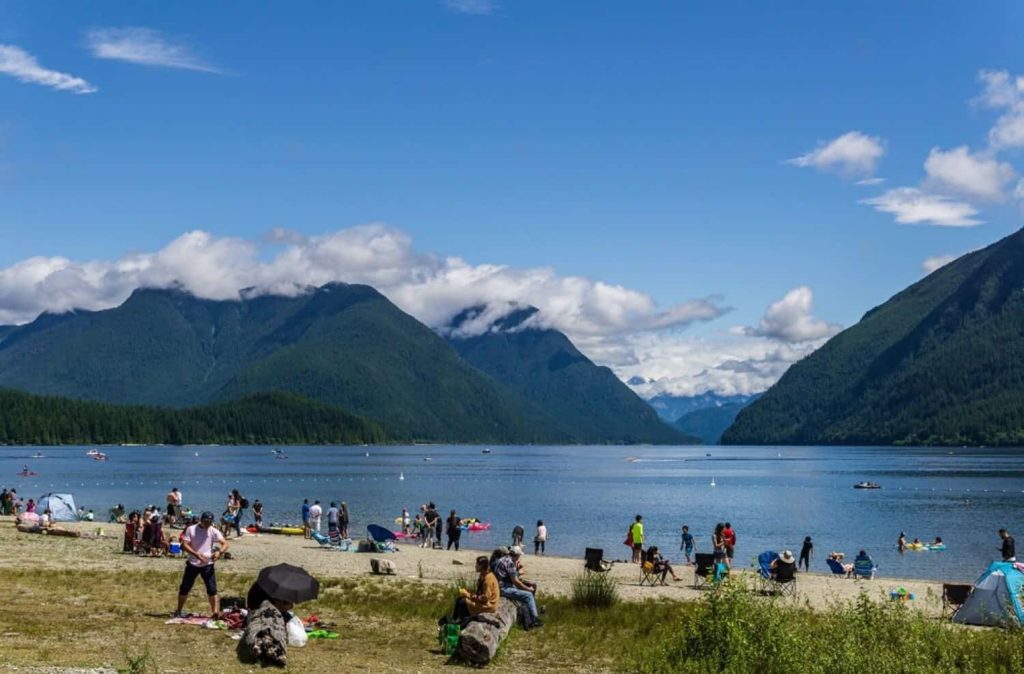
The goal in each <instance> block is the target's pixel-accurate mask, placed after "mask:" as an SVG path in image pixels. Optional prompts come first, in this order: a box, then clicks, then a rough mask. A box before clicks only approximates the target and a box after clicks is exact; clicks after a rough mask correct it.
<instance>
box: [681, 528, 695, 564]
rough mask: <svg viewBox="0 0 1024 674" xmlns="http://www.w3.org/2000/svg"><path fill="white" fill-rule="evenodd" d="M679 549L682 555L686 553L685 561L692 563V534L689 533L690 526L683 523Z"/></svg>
mask: <svg viewBox="0 0 1024 674" xmlns="http://www.w3.org/2000/svg"><path fill="white" fill-rule="evenodd" d="M679 549H680V550H682V551H683V554H684V555H686V563H687V564H692V563H693V561H692V559H691V557H692V555H693V550H694V545H693V534H691V533H690V527H688V526H687V525H685V524H684V525H683V535H682V541H681V542H680V543H679Z"/></svg>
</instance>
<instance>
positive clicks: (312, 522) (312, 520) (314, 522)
mask: <svg viewBox="0 0 1024 674" xmlns="http://www.w3.org/2000/svg"><path fill="white" fill-rule="evenodd" d="M323 512H324V509H323V508H321V507H320V501H313V505H311V506H310V507H309V526H310V527H311V528H312V529H313V531H315V532H317V533H320V516H321V515H323Z"/></svg>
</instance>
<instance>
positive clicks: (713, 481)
mask: <svg viewBox="0 0 1024 674" xmlns="http://www.w3.org/2000/svg"><path fill="white" fill-rule="evenodd" d="M711 486H712V487H714V486H716V485H715V478H711Z"/></svg>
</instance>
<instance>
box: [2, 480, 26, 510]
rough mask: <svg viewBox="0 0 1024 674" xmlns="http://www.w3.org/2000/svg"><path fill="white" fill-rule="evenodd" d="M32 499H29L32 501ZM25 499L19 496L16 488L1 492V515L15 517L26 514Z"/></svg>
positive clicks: (5, 489)
mask: <svg viewBox="0 0 1024 674" xmlns="http://www.w3.org/2000/svg"><path fill="white" fill-rule="evenodd" d="M31 500H32V499H29V501H31ZM25 507H26V504H25V499H24V498H21V497H19V496H18V490H16V489H15V488H14V487H11V488H10V489H8V488H6V487H5V488H4V490H3V491H0V514H3V515H15V516H17V515H18V514H20V513H23V512H25Z"/></svg>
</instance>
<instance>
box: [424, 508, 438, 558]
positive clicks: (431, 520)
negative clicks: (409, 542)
mask: <svg viewBox="0 0 1024 674" xmlns="http://www.w3.org/2000/svg"><path fill="white" fill-rule="evenodd" d="M423 518H424V520H425V521H426V523H427V535H426V537H425V540H426V541H427V546H429V547H430V548H433V547H434V546H435V545H436V546H437V547H441V514H440V513H438V512H437V508H435V507H434V504H433V503H428V504H427V510H426V513H425V514H424V516H423Z"/></svg>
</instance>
